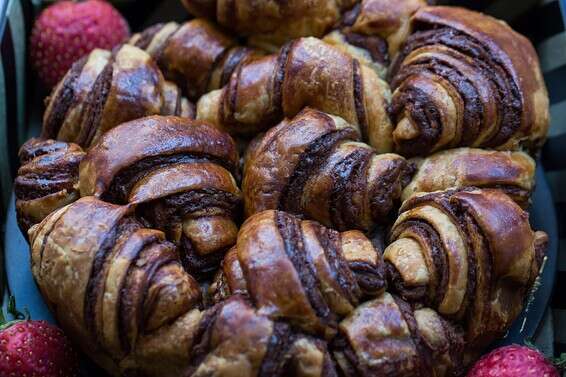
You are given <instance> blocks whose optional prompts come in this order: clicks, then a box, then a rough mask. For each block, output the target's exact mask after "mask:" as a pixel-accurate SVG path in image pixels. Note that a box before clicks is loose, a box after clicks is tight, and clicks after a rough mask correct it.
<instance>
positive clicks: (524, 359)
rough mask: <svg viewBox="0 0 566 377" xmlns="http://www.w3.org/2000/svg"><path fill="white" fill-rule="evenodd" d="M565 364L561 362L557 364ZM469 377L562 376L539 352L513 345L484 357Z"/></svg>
mask: <svg viewBox="0 0 566 377" xmlns="http://www.w3.org/2000/svg"><path fill="white" fill-rule="evenodd" d="M563 362H564V361H563V360H559V361H558V363H557V364H563ZM467 377H560V374H559V373H558V370H557V369H556V367H555V366H554V365H553V363H552V362H551V361H549V360H547V359H545V357H544V355H543V354H542V353H540V352H539V351H538V350H536V349H534V348H531V347H526V346H519V345H517V344H512V345H510V346H505V347H501V348H497V349H496V350H494V351H492V352H490V353H488V354H487V355H485V356H483V357H482V358H481V359H480V360H479V361H478V362H477V363H476V364H475V365H474V366H473V367H472V369H470V371H469V372H468V374H467Z"/></svg>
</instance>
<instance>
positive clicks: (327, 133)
mask: <svg viewBox="0 0 566 377" xmlns="http://www.w3.org/2000/svg"><path fill="white" fill-rule="evenodd" d="M359 137H360V136H359V131H358V129H357V127H355V126H352V125H350V124H348V123H346V122H344V121H343V120H342V119H340V118H337V117H333V116H329V115H327V114H325V113H322V112H320V111H317V110H313V109H310V108H307V109H305V110H303V111H301V113H300V114H299V115H297V116H296V117H295V118H293V119H291V120H285V121H283V122H282V123H281V124H280V125H278V126H276V127H274V128H272V129H270V130H269V131H268V132H267V133H266V134H265V136H264V137H263V138H262V139H261V140H260V141H258V142H257V143H255V144H254V146H253V148H251V150H249V151H248V155H247V158H246V164H245V169H244V180H243V183H242V189H243V192H244V198H245V210H246V215H247V216H250V215H252V214H253V213H257V212H260V211H263V210H266V209H280V210H284V211H288V212H291V213H294V214H297V215H301V216H305V217H307V218H312V219H314V220H317V221H319V222H321V223H323V224H324V225H326V226H330V227H333V228H336V229H338V230H347V229H361V230H364V231H369V230H370V229H372V228H373V226H374V225H375V224H376V223H383V222H384V221H385V219H386V216H387V214H388V213H389V212H390V211H391V209H392V207H393V205H394V204H395V203H396V201H397V199H398V198H399V196H400V194H401V190H402V188H403V186H404V185H405V184H406V182H407V181H408V179H409V176H410V170H411V169H410V167H409V164H408V163H407V162H406V161H405V159H403V158H402V157H400V156H397V155H393V154H381V155H378V154H376V153H375V152H374V151H373V150H372V149H371V148H370V147H369V146H368V145H366V144H363V143H360V142H358V141H359Z"/></svg>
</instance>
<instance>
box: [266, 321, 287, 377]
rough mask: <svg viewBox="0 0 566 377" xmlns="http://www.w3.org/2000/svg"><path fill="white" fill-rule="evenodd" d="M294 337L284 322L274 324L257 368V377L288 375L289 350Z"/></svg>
mask: <svg viewBox="0 0 566 377" xmlns="http://www.w3.org/2000/svg"><path fill="white" fill-rule="evenodd" d="M294 340H295V336H294V334H293V333H292V331H291V327H290V326H289V325H288V324H286V323H284V322H275V323H274V324H273V332H272V333H271V336H270V337H269V343H268V345H267V350H266V352H265V355H264V357H263V360H262V362H261V366H260V368H259V373H258V377H279V376H280V377H284V376H288V375H289V370H288V368H289V359H290V357H291V355H290V352H289V350H290V348H291V347H292V345H293V341H294Z"/></svg>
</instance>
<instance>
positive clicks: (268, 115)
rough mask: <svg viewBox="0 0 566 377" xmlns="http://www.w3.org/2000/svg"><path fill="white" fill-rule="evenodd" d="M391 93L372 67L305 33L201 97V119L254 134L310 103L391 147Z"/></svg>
mask: <svg viewBox="0 0 566 377" xmlns="http://www.w3.org/2000/svg"><path fill="white" fill-rule="evenodd" d="M389 95H390V94H389V89H388V87H387V84H385V83H384V82H383V81H382V80H381V79H380V78H379V77H378V76H377V74H376V73H375V72H373V71H372V70H371V69H370V68H368V67H366V66H365V65H362V64H360V63H359V62H358V61H357V60H355V59H353V58H352V57H350V56H349V55H347V54H345V53H343V52H341V51H340V50H338V49H336V48H334V47H332V46H330V45H328V44H326V43H324V42H322V41H320V40H318V39H316V38H301V39H297V40H295V41H292V42H290V43H289V44H287V45H285V46H284V47H283V48H282V49H281V50H280V51H279V53H278V54H276V55H269V56H266V57H263V58H258V59H251V60H248V61H246V62H244V64H242V65H240V67H239V68H238V70H237V71H236V72H234V74H233V75H232V76H231V78H230V80H229V81H228V83H227V85H226V86H225V87H224V88H223V89H221V90H218V91H213V92H210V93H208V94H207V95H205V96H203V97H201V99H200V100H199V102H198V105H197V118H199V119H203V120H208V121H210V122H212V123H213V124H215V125H216V126H218V127H220V128H223V129H226V130H228V131H229V132H230V133H233V134H252V135H253V134H255V133H258V132H260V131H263V130H266V129H268V128H269V127H272V126H274V125H275V124H277V123H278V122H280V121H281V120H282V119H283V118H284V117H289V118H291V117H294V116H295V115H296V114H297V113H299V112H300V111H301V110H302V109H303V108H304V107H307V106H310V107H313V108H315V109H317V110H320V111H324V112H327V113H329V114H332V115H336V116H340V117H342V118H344V119H345V120H346V121H347V122H349V123H351V124H355V125H358V126H360V130H361V132H362V136H363V137H364V139H365V140H367V141H369V144H371V145H372V146H373V147H375V148H376V149H377V150H378V151H379V152H387V151H390V150H391V148H392V142H391V123H390V120H389V117H388V114H387V111H386V106H387V102H388V100H389Z"/></svg>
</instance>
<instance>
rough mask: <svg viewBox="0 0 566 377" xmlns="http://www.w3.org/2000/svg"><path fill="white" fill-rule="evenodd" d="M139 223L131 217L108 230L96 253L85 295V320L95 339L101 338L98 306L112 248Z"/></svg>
mask: <svg viewBox="0 0 566 377" xmlns="http://www.w3.org/2000/svg"><path fill="white" fill-rule="evenodd" d="M139 228H140V226H139V224H138V223H137V222H136V221H135V220H132V219H130V218H125V219H122V220H121V221H120V222H119V223H118V224H116V225H114V226H113V227H112V228H111V229H109V230H108V232H107V234H106V237H105V238H104V240H103V241H102V243H101V245H100V247H99V248H98V250H97V251H96V253H95V255H94V259H93V261H92V267H91V271H90V276H89V279H88V283H87V286H86V290H85V297H84V320H85V325H86V327H87V329H88V331H89V332H90V333H91V334H92V336H93V337H94V338H95V339H97V340H98V339H100V338H101V335H100V331H102V329H98V328H97V326H96V306H97V304H98V302H99V301H98V298H99V296H100V294H101V293H103V291H102V290H103V287H102V285H103V283H104V276H103V272H104V270H105V265H106V264H107V263H110V262H111V259H112V258H111V257H112V256H113V253H112V248H113V247H114V245H115V244H116V242H117V239H118V237H127V236H128V235H130V234H132V233H133V232H135V231H136V230H137V229H139Z"/></svg>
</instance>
